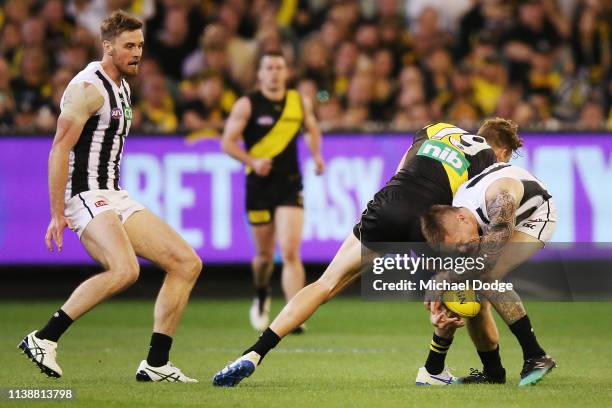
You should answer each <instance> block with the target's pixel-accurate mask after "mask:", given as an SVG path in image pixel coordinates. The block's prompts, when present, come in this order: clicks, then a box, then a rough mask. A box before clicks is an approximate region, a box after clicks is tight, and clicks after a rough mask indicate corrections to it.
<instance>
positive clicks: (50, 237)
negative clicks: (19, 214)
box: [45, 215, 74, 252]
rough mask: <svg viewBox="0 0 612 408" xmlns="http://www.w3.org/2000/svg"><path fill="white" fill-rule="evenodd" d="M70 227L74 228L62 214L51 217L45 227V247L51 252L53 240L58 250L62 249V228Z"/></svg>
mask: <svg viewBox="0 0 612 408" xmlns="http://www.w3.org/2000/svg"><path fill="white" fill-rule="evenodd" d="M66 227H68V228H70V229H71V230H74V227H73V226H72V224H71V223H70V221H69V220H68V218H66V217H64V215H57V216H53V217H51V222H49V226H48V227H47V233H46V234H45V245H47V249H48V250H49V251H51V252H53V242H52V241H55V246H56V247H57V250H58V251H59V252H61V251H62V247H63V245H64V237H63V235H64V228H66Z"/></svg>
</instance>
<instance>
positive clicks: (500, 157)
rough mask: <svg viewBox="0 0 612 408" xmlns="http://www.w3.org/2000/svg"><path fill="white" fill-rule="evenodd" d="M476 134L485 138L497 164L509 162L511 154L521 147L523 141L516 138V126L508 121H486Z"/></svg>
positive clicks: (500, 119)
mask: <svg viewBox="0 0 612 408" xmlns="http://www.w3.org/2000/svg"><path fill="white" fill-rule="evenodd" d="M477 134H478V136H482V137H484V138H485V140H486V141H487V143H488V144H489V146H491V148H492V149H493V151H494V152H495V156H496V157H497V161H498V162H508V161H510V159H511V158H512V153H514V152H516V151H517V150H518V149H519V148H520V147H521V146H523V139H521V138H520V137H519V136H518V125H517V124H516V123H514V122H513V121H511V120H509V119H504V118H493V119H487V120H485V122H484V123H483V125H482V126H481V127H480V129H478V133H477Z"/></svg>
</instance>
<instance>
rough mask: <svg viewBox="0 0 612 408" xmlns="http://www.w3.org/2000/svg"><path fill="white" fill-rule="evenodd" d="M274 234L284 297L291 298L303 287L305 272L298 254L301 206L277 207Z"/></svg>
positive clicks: (302, 214) (300, 240)
mask: <svg viewBox="0 0 612 408" xmlns="http://www.w3.org/2000/svg"><path fill="white" fill-rule="evenodd" d="M274 223H275V225H276V235H277V237H278V243H279V246H280V251H281V257H282V260H283V273H282V278H281V279H282V285H283V292H284V293H285V299H286V300H287V301H289V300H291V298H293V296H295V294H296V293H298V292H299V291H300V289H302V288H303V287H304V283H305V282H306V274H305V272H304V264H303V263H302V258H301V256H300V246H301V244H302V231H303V229H304V209H303V208H301V207H288V206H283V207H278V208H277V209H276V213H275V214H274Z"/></svg>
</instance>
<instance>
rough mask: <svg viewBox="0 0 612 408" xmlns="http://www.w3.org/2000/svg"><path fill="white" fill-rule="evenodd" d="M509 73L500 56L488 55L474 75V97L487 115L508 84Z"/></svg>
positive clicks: (490, 112)
mask: <svg viewBox="0 0 612 408" xmlns="http://www.w3.org/2000/svg"><path fill="white" fill-rule="evenodd" d="M507 82H508V81H507V73H506V69H505V68H504V66H503V65H502V63H501V61H500V60H499V58H497V57H496V56H494V55H491V56H489V57H487V58H486V59H485V61H484V63H483V64H482V66H480V67H479V68H478V69H477V72H476V75H475V76H474V81H473V85H474V99H475V100H476V103H477V104H478V107H479V108H480V109H481V111H482V112H483V114H484V115H485V116H489V115H491V114H492V113H493V112H494V111H495V109H496V107H497V101H498V100H499V97H500V96H501V95H502V93H503V91H504V89H505V87H506V86H507Z"/></svg>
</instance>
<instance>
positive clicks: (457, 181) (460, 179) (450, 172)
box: [442, 163, 468, 197]
mask: <svg viewBox="0 0 612 408" xmlns="http://www.w3.org/2000/svg"><path fill="white" fill-rule="evenodd" d="M442 166H443V167H444V170H445V171H446V175H447V176H448V182H449V183H450V188H451V191H452V192H453V197H454V196H455V193H456V192H457V189H458V188H459V186H460V185H461V184H463V183H465V182H466V181H467V180H468V172H467V170H466V171H464V172H463V173H462V174H461V175H459V174H457V172H456V171H455V170H454V169H453V168H452V167H451V166H449V165H448V164H446V163H442Z"/></svg>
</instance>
